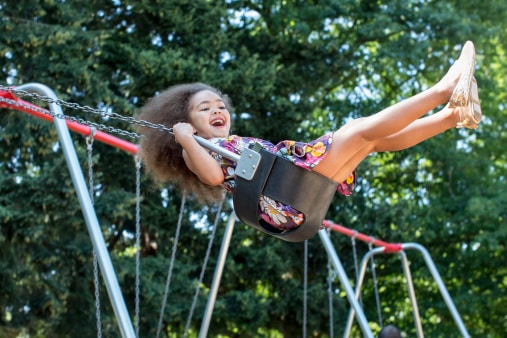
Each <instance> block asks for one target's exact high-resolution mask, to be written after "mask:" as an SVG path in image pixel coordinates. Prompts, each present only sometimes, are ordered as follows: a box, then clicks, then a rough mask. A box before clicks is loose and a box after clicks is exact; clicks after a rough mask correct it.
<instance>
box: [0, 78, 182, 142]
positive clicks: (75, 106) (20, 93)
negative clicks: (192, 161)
mask: <svg viewBox="0 0 507 338" xmlns="http://www.w3.org/2000/svg"><path fill="white" fill-rule="evenodd" d="M0 90H3V91H6V92H9V93H12V94H14V95H16V96H18V97H29V98H32V99H35V100H40V101H44V102H47V103H54V104H57V105H59V106H62V107H67V108H71V109H74V110H79V111H82V112H85V113H90V114H94V115H98V116H100V117H102V118H112V119H116V120H119V121H122V122H126V123H128V124H136V125H139V126H141V127H148V128H153V129H156V130H159V131H163V132H168V133H171V134H172V132H173V129H172V128H168V127H166V126H164V125H163V124H157V123H151V122H148V121H145V120H138V119H136V118H134V117H131V116H123V115H121V114H118V113H114V112H106V111H104V110H99V109H95V108H92V107H89V106H80V105H79V104H77V103H71V102H66V101H63V100H60V99H53V98H50V97H47V96H44V95H39V94H37V93H30V92H27V91H24V90H18V89H16V88H13V87H5V86H3V85H0ZM0 102H5V103H7V104H8V105H9V106H15V107H20V108H25V109H28V110H32V111H36V112H38V113H41V114H45V115H49V116H51V117H53V118H58V119H63V120H69V121H73V122H77V123H79V124H83V125H86V126H89V127H95V128H97V129H98V130H102V131H106V132H111V133H116V134H119V135H123V136H127V137H130V138H139V137H140V135H139V134H137V133H135V132H129V131H126V130H124V129H119V128H114V127H111V126H107V125H105V124H100V123H96V122H91V121H88V120H85V119H82V118H79V117H74V116H68V115H65V114H55V113H53V112H51V111H48V110H46V109H43V108H40V107H37V106H33V105H28V104H24V103H22V102H18V101H16V100H12V99H6V98H3V97H0Z"/></svg>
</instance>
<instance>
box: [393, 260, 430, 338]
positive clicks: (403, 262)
mask: <svg viewBox="0 0 507 338" xmlns="http://www.w3.org/2000/svg"><path fill="white" fill-rule="evenodd" d="M398 254H399V255H400V257H401V265H402V267H403V272H404V274H405V280H406V281H407V292H408V297H409V299H410V303H411V304H412V315H413V317H414V323H415V329H416V332H417V338H424V333H423V329H422V324H421V316H420V315H419V306H417V299H416V297H415V291H414V282H413V280H412V273H411V272H410V266H409V264H408V259H407V254H406V253H405V251H403V250H402V251H400V252H399V253H398Z"/></svg>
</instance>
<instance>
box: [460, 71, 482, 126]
mask: <svg viewBox="0 0 507 338" xmlns="http://www.w3.org/2000/svg"><path fill="white" fill-rule="evenodd" d="M458 109H459V118H460V122H458V124H457V125H456V128H470V129H476V128H477V125H478V124H479V122H481V120H482V110H481V102H480V100H479V89H478V87H477V81H476V80H475V77H473V78H472V83H471V86H470V93H469V95H468V105H467V106H465V107H459V108H458Z"/></svg>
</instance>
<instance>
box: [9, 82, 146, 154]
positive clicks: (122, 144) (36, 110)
mask: <svg viewBox="0 0 507 338" xmlns="http://www.w3.org/2000/svg"><path fill="white" fill-rule="evenodd" d="M0 96H1V97H3V98H5V99H9V100H13V101H16V102H17V103H19V104H20V106H16V107H13V106H10V105H8V104H6V103H5V102H0V108H5V109H15V110H19V111H23V112H25V113H28V114H30V115H33V116H35V117H38V118H40V119H43V120H45V121H48V122H53V120H54V119H53V116H51V114H50V112H49V110H46V109H44V108H41V107H39V106H37V105H34V104H32V103H29V102H26V101H23V100H21V99H20V98H18V97H16V96H15V95H14V94H13V93H11V92H8V91H5V90H0ZM31 108H33V109H31ZM41 109H42V110H43V111H47V114H46V113H42V112H40V110H41ZM65 122H66V123H67V126H68V127H69V129H70V130H72V131H74V132H76V133H78V134H81V135H83V136H90V135H91V134H92V133H94V134H93V138H94V139H95V140H97V141H100V142H102V143H105V144H108V145H110V146H113V147H115V148H118V149H121V150H124V151H126V152H128V153H130V154H132V155H136V154H137V151H138V146H137V145H136V144H134V143H131V142H128V141H125V140H123V139H121V138H118V137H115V136H112V135H110V134H107V133H105V132H102V131H100V130H96V131H93V129H92V128H91V127H89V126H86V125H84V124H80V123H77V122H74V121H68V120H66V121H65Z"/></svg>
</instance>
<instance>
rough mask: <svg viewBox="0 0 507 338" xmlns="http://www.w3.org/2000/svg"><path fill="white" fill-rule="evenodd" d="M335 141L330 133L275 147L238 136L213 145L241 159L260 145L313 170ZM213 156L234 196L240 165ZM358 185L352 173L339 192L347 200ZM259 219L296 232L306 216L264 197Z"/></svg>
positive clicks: (261, 202) (264, 142) (214, 154)
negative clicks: (247, 151) (247, 150)
mask: <svg viewBox="0 0 507 338" xmlns="http://www.w3.org/2000/svg"><path fill="white" fill-rule="evenodd" d="M332 140H333V138H332V134H331V133H329V134H326V135H324V136H321V137H319V138H318V139H316V140H314V141H311V142H308V143H304V142H297V141H282V142H279V143H277V144H276V145H275V144H272V143H270V142H269V141H266V140H262V139H258V138H253V137H242V136H237V135H231V136H229V137H227V138H214V139H210V140H209V141H210V142H212V143H214V144H216V145H218V146H220V147H222V148H224V149H226V150H229V151H231V152H233V153H236V154H238V155H241V153H242V152H243V149H245V148H248V147H249V146H250V145H251V144H254V143H259V144H260V145H261V146H262V147H263V148H264V149H266V150H268V151H270V152H272V153H274V154H276V155H278V156H281V157H284V158H286V159H288V160H290V161H291V162H292V163H294V164H295V165H297V166H299V167H302V168H304V169H307V170H312V168H314V167H315V166H316V165H317V164H318V163H319V162H320V161H321V160H322V159H323V158H324V157H325V156H326V154H327V151H328V150H329V147H330V145H331V142H332ZM209 152H210V154H211V156H213V158H214V159H215V160H216V161H217V162H218V163H219V164H220V166H221V167H222V171H223V173H224V177H225V180H224V183H223V186H224V188H225V189H226V190H227V191H228V192H230V193H233V192H234V189H235V188H236V182H235V180H234V178H235V168H236V162H235V161H232V160H230V159H228V158H225V157H223V156H221V155H220V154H217V153H216V152H214V151H212V150H209ZM355 183H356V178H355V172H352V173H351V174H350V176H349V177H348V178H347V179H346V180H345V181H344V182H342V183H341V184H339V185H338V188H337V191H338V192H339V193H340V194H342V195H344V196H349V195H351V194H352V191H353V190H354V187H355ZM259 216H260V217H261V218H262V219H263V220H264V221H266V222H267V223H268V224H270V225H271V226H273V227H274V228H276V229H277V230H279V231H285V230H293V229H295V228H297V227H298V226H299V225H300V224H301V223H302V222H303V221H304V215H303V214H302V213H301V212H300V211H298V210H296V209H294V208H292V207H290V206H288V205H285V204H283V203H280V202H278V201H275V200H273V199H271V198H269V197H266V196H264V195H261V198H260V200H259Z"/></svg>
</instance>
